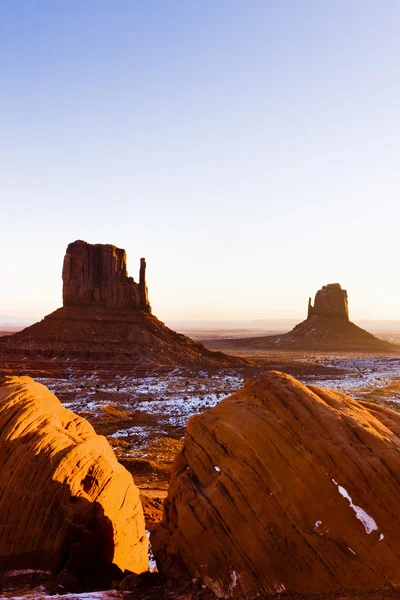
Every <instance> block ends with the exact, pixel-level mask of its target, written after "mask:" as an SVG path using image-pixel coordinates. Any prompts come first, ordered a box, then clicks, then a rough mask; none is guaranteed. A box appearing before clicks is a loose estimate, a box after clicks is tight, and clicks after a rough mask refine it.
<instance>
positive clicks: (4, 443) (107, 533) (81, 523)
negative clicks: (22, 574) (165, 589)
mask: <svg viewBox="0 0 400 600" xmlns="http://www.w3.org/2000/svg"><path fill="white" fill-rule="evenodd" d="M0 456H1V470H0V574H1V573H4V572H7V571H9V570H20V569H43V570H49V571H51V572H52V573H53V574H56V573H59V572H60V571H62V570H64V569H67V570H68V571H69V572H72V573H73V574H74V575H75V576H76V577H77V578H78V580H79V581H80V583H81V584H82V585H83V586H86V587H88V588H91V587H98V585H100V586H101V585H110V583H111V579H112V578H113V573H114V572H115V570H117V571H118V569H116V567H119V569H121V570H122V571H124V570H125V569H128V570H130V571H133V572H136V573H141V572H143V571H146V570H147V569H148V540H147V537H146V532H145V524H144V516H143V510H142V505H141V502H140V499H139V491H138V489H137V487H136V486H135V484H134V482H133V479H132V476H131V475H130V474H129V473H128V471H126V470H125V468H124V467H123V466H122V465H120V464H119V463H118V461H117V459H116V457H115V455H114V453H113V451H112V449H111V447H110V446H109V444H108V442H107V440H106V439H105V438H104V437H102V436H99V435H96V433H95V431H94V429H93V428H92V426H91V425H90V424H89V423H88V422H87V421H86V420H85V419H83V418H81V417H78V416H77V415H76V414H74V413H73V412H71V411H70V410H67V409H66V408H63V406H62V405H61V403H60V402H59V400H58V399H57V398H56V397H55V396H54V395H53V394H52V393H51V392H50V391H49V390H48V389H47V388H46V387H45V386H43V385H41V384H40V383H37V382H35V381H33V379H31V378H30V377H5V378H3V379H2V380H0Z"/></svg>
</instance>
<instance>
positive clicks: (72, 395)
mask: <svg viewBox="0 0 400 600" xmlns="http://www.w3.org/2000/svg"><path fill="white" fill-rule="evenodd" d="M3 333H4V335H2V337H0V369H1V377H2V378H1V380H0V424H1V428H0V451H1V452H2V457H3V458H2V461H3V462H2V471H1V474H0V509H1V510H0V569H1V579H0V586H1V590H2V591H1V594H2V596H1V597H2V598H17V597H18V598H25V599H26V600H28V599H29V600H31V599H39V598H47V597H49V596H51V595H62V596H63V597H64V598H66V599H69V598H80V599H82V600H83V599H85V600H86V599H91V598H104V599H106V598H115V599H116V598H143V599H144V598H148V599H156V598H171V599H178V598H179V599H182V600H183V599H188V600H189V599H190V598H192V599H195V598H199V599H200V598H204V599H206V598H207V599H211V598H249V599H250V598H259V597H268V596H277V595H278V596H280V597H283V596H290V597H293V596H299V597H300V596H302V597H303V596H304V595H313V596H315V595H317V596H318V597H325V596H326V597H328V596H329V597H332V596H333V597H337V595H338V594H339V595H340V597H346V596H349V597H350V596H354V594H356V595H357V597H364V596H365V597H366V596H368V597H369V596H372V597H381V596H382V595H383V594H384V595H385V596H387V595H389V596H390V595H392V596H395V595H396V593H397V592H396V590H397V588H398V586H399V585H400V580H399V576H398V573H399V570H398V561H399V553H400V546H399V540H400V537H399V534H398V532H397V528H398V524H397V520H396V519H397V517H396V516H395V515H396V511H397V508H396V506H397V497H398V494H399V492H400V488H399V484H398V479H397V476H396V473H398V469H399V467H400V441H399V439H400V438H399V437H398V436H400V429H399V424H400V414H399V412H400V378H399V373H400V345H397V344H396V343H392V342H389V341H387V339H381V338H379V337H375V336H373V335H372V334H370V333H368V332H367V331H365V330H363V329H361V328H359V327H357V326H356V325H354V324H353V323H352V322H351V321H350V319H349V308H348V297H347V292H346V291H345V290H343V289H342V288H341V286H340V285H339V284H328V285H325V286H323V287H322V288H321V289H320V290H319V291H318V292H317V294H316V296H315V301H314V304H312V302H311V299H310V301H309V305H308V315H307V318H306V320H305V321H303V322H302V323H300V324H299V325H297V326H296V327H295V328H294V329H293V330H292V331H290V332H287V333H285V332H282V333H281V334H279V335H277V334H274V335H262V332H258V334H257V335H252V336H251V337H241V336H240V333H239V334H238V333H237V332H231V334H227V333H226V332H225V333H224V332H223V331H219V332H218V335H215V336H214V338H212V337H204V334H201V332H200V333H199V338H201V342H202V343H200V342H199V341H197V342H196V341H193V340H192V339H191V338H189V337H187V336H185V335H183V334H178V333H176V332H174V331H173V330H171V329H169V328H168V327H166V326H165V325H164V324H163V323H162V322H160V321H159V320H158V319H157V318H156V317H155V316H154V315H153V314H152V311H151V306H150V302H149V293H148V290H147V285H146V261H145V260H144V259H141V267H140V275H139V283H136V282H135V281H134V280H133V278H132V277H128V274H127V265H126V254H125V252H124V250H121V249H119V248H116V247H115V246H112V245H101V244H96V245H91V244H88V243H86V242H83V241H76V242H73V243H71V244H69V246H68V248H67V251H66V254H65V258H64V264H63V307H62V308H59V309H57V310H55V311H54V312H53V313H51V314H49V315H48V316H46V317H45V318H44V319H43V320H42V321H40V322H38V323H36V324H34V325H32V326H29V327H27V328H25V329H23V330H22V331H17V332H12V333H11V334H7V332H3ZM390 338H391V339H392V341H393V340H394V341H396V336H395V334H392V335H391V336H390ZM195 415H198V416H195ZM22 482H23V484H22ZM21 511H22V512H21ZM22 513H23V514H26V515H27V516H26V518H23V519H22V516H21V515H22ZM371 553H373V555H374V561H373V563H372V562H371ZM141 573H142V574H141Z"/></svg>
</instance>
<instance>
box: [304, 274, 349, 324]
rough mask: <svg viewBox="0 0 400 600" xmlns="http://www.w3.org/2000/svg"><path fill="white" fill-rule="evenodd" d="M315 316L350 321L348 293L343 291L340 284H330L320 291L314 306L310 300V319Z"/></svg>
mask: <svg viewBox="0 0 400 600" xmlns="http://www.w3.org/2000/svg"><path fill="white" fill-rule="evenodd" d="M313 315H318V316H323V317H340V318H342V319H347V320H348V319H349V307H348V300H347V291H346V290H342V288H341V286H340V283H328V285H324V286H323V287H322V289H320V290H318V292H317V293H316V295H315V300H314V306H312V304H311V298H310V299H309V301H308V317H311V316H313Z"/></svg>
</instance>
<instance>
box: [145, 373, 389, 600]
mask: <svg viewBox="0 0 400 600" xmlns="http://www.w3.org/2000/svg"><path fill="white" fill-rule="evenodd" d="M399 436H400V415H399V414H398V413H396V412H393V411H391V410H389V409H386V408H382V407H379V406H377V405H374V404H370V403H365V402H356V401H355V400H353V399H351V398H350V397H349V396H346V395H344V394H340V393H336V392H333V391H328V390H326V389H322V388H317V387H313V386H309V387H306V386H304V385H302V384H301V383H300V382H298V381H296V380H295V379H293V378H292V377H290V376H288V375H285V374H283V373H279V372H274V371H271V372H267V373H265V374H264V375H261V376H259V377H257V378H255V379H253V380H252V381H250V382H249V383H247V384H246V385H245V387H244V389H242V390H241V391H239V392H237V393H236V394H234V395H233V396H230V397H229V398H227V399H225V400H223V401H222V402H220V403H219V404H218V405H217V406H216V407H214V408H212V409H209V410H207V411H206V412H205V413H203V414H201V415H197V416H194V417H192V418H191V419H190V420H189V423H188V426H187V431H186V435H185V440H184V446H183V449H182V452H181V453H180V454H179V455H178V456H177V458H176V460H175V463H174V465H173V470H172V477H171V483H170V488H169V492H168V497H167V499H166V501H165V506H164V517H163V521H162V524H160V525H159V526H158V527H157V528H156V529H155V530H154V532H153V533H152V535H151V543H152V547H153V551H154V553H155V556H156V559H157V563H158V566H159V569H160V570H161V571H162V573H164V574H165V575H166V576H168V577H171V578H172V577H173V578H179V577H185V576H186V577H190V578H196V579H199V580H201V582H202V583H203V584H204V585H206V586H207V587H208V588H209V589H210V590H212V591H213V592H214V594H216V596H217V597H218V598H245V599H246V600H249V599H251V598H256V597H258V596H263V595H264V594H266V595H269V594H279V593H283V592H286V593H288V594H297V593H300V594H328V593H334V594H342V593H343V592H344V591H346V590H353V591H356V590H357V591H360V592H361V591H363V590H382V591H384V590H395V589H397V588H398V586H399V585H400V571H399V568H398V565H399V559H400V512H399V511H400V509H399V504H398V498H399V496H400V478H399V477H398V474H399V473H400V437H399ZM398 513H399V514H398Z"/></svg>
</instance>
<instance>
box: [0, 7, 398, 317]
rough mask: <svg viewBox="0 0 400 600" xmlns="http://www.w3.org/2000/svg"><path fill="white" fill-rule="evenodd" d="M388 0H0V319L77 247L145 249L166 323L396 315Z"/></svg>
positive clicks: (36, 309) (43, 303)
mask: <svg viewBox="0 0 400 600" xmlns="http://www.w3.org/2000/svg"><path fill="white" fill-rule="evenodd" d="M399 30H400V2H398V0H393V1H392V0H380V1H379V2H377V1H376V0H335V2H330V1H328V0H306V1H305V0H279V1H278V0H251V1H245V0H146V2H143V1H142V0H118V2H112V1H111V0H107V1H106V0H85V2H82V1H81V0H60V1H59V2H54V0H18V2H15V1H14V0H4V1H3V2H2V3H1V4H0V86H1V93H0V132H1V135H0V208H1V213H0V214H1V220H0V314H9V315H25V316H30V315H34V316H40V315H42V316H43V315H44V314H46V313H49V312H51V311H52V310H54V309H56V308H57V307H59V306H60V305H61V304H62V300H61V293H62V281H61V269H62V261H63V256H64V253H65V249H66V247H67V245H68V243H69V242H72V241H74V240H77V239H83V240H86V241H87V242H90V243H111V244H115V245H116V246H119V247H123V248H125V249H126V251H127V256H128V270H129V274H130V275H133V277H134V278H135V279H136V280H137V279H138V271H139V259H140V257H142V256H144V257H146V260H147V276H148V286H149V294H150V301H151V304H152V306H153V312H154V313H155V314H156V315H157V316H158V317H159V318H161V319H162V320H164V321H167V322H168V320H172V319H173V320H177V319H191V318H192V319H208V320H209V319H216V320H218V319H220V320H224V319H230V320H231V319H236V318H237V319H244V318H246V319H253V318H254V319H260V318H285V317H304V316H305V314H306V310H307V302H308V297H309V296H314V294H315V292H316V291H317V290H318V289H319V288H320V287H321V286H322V285H324V284H326V283H331V282H339V283H341V284H342V287H344V288H346V289H347V290H348V293H349V307H350V317H351V318H353V319H354V320H357V319H366V318H373V319H400V277H399V275H398V270H399V269H398V262H399V250H398V239H399V233H398V232H399V221H400V219H399V217H400V208H399V204H400V203H399V190H400V169H399V166H400V165H399V161H400V113H399V110H400V109H399V107H400V36H399V35H398V32H399Z"/></svg>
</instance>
